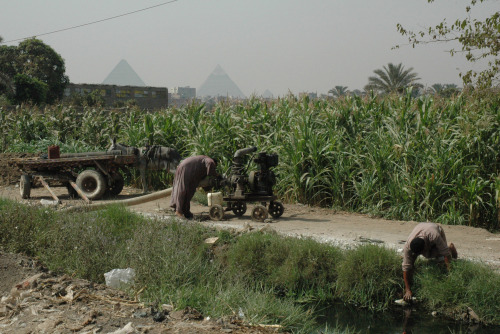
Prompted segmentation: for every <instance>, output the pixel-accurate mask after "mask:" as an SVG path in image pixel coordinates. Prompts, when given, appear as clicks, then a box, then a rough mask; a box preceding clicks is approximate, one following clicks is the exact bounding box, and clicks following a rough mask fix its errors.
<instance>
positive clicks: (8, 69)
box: [0, 38, 69, 103]
mask: <svg viewBox="0 0 500 334" xmlns="http://www.w3.org/2000/svg"><path fill="white" fill-rule="evenodd" d="M65 71H66V68H65V65H64V60H63V59H62V57H61V56H60V55H59V54H58V53H56V52H55V51H54V50H53V49H52V48H51V47H50V46H48V45H46V44H44V43H43V42H42V41H41V40H39V39H36V38H31V39H27V40H24V41H22V42H21V43H19V45H18V46H17V47H14V46H0V73H2V77H6V78H8V79H10V81H12V80H14V78H15V76H16V75H24V76H25V77H29V78H31V80H32V83H31V85H32V86H33V85H34V84H33V83H34V82H37V81H38V82H41V83H43V84H45V85H46V86H47V88H48V89H47V90H46V93H45V94H46V95H45V99H44V100H43V101H40V102H47V103H53V102H55V101H57V100H59V99H60V98H61V97H62V95H63V93H64V89H65V87H66V85H67V84H68V82H69V79H68V77H67V76H66V75H65ZM3 81H5V82H7V80H6V79H4V80H3ZM10 81H9V82H10ZM23 83H24V84H26V80H23ZM0 86H1V85H0ZM3 87H4V91H10V92H11V93H12V89H7V88H9V87H8V85H5V84H4V85H3ZM14 87H15V90H16V91H17V88H18V87H16V83H15V82H14ZM21 88H23V87H21ZM0 92H1V91H0ZM27 92H30V91H29V90H26V89H24V91H23V93H21V94H20V95H17V96H16V98H15V99H14V100H15V102H19V99H20V98H21V97H23V98H26V99H27V100H25V101H32V102H33V101H35V100H39V99H40V97H41V95H40V94H37V95H36V96H24V94H25V93H27ZM16 93H17V92H16ZM34 93H39V89H36V90H35V92H34Z"/></svg>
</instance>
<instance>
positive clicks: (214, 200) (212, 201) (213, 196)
mask: <svg viewBox="0 0 500 334" xmlns="http://www.w3.org/2000/svg"><path fill="white" fill-rule="evenodd" d="M207 200H208V206H212V205H217V204H218V205H222V193H221V192H217V193H208V194H207Z"/></svg>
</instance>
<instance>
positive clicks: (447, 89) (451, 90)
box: [429, 83, 460, 97]
mask: <svg viewBox="0 0 500 334" xmlns="http://www.w3.org/2000/svg"><path fill="white" fill-rule="evenodd" d="M459 92H460V89H459V88H458V87H457V85H455V84H444V85H443V84H439V83H436V84H434V85H432V86H431V87H430V88H429V93H430V94H434V95H439V96H442V97H451V96H453V95H455V94H457V93H459Z"/></svg>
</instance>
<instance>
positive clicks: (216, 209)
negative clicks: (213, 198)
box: [208, 204, 224, 221]
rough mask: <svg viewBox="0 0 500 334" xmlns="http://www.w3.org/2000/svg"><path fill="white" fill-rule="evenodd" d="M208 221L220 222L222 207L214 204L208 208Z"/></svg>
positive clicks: (222, 214)
mask: <svg viewBox="0 0 500 334" xmlns="http://www.w3.org/2000/svg"><path fill="white" fill-rule="evenodd" d="M208 215H209V216H210V219H212V220H217V221H219V220H222V219H223V218H224V208H223V207H222V205H219V204H215V205H212V206H211V207H210V211H209V212H208Z"/></svg>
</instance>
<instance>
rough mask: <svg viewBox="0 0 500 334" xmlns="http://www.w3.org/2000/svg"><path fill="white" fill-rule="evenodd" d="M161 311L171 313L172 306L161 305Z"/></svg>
mask: <svg viewBox="0 0 500 334" xmlns="http://www.w3.org/2000/svg"><path fill="white" fill-rule="evenodd" d="M161 309H162V310H163V311H165V312H172V311H173V310H174V306H173V305H170V304H162V305H161Z"/></svg>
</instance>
